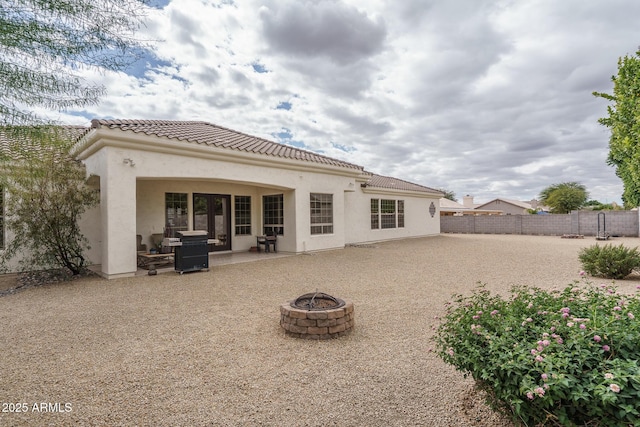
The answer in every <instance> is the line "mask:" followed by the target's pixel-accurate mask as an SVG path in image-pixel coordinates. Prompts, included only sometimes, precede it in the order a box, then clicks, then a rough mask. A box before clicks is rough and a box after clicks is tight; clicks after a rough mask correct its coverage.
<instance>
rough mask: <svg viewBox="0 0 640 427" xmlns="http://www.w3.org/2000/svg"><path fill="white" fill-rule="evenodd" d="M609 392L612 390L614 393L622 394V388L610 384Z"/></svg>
mask: <svg viewBox="0 0 640 427" xmlns="http://www.w3.org/2000/svg"><path fill="white" fill-rule="evenodd" d="M609 390H611V391H612V392H614V393H620V386H619V385H618V384H610V385H609Z"/></svg>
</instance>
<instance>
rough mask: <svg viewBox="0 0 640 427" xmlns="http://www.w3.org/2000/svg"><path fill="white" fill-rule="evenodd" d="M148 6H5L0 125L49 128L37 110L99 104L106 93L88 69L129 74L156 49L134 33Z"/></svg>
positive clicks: (58, 1) (106, 2)
mask: <svg viewBox="0 0 640 427" xmlns="http://www.w3.org/2000/svg"><path fill="white" fill-rule="evenodd" d="M146 3H147V2H146V1H145V0H142V1H139V0H100V1H94V0H2V1H1V2H0V94H1V95H0V125H24V124H33V123H41V122H43V118H42V117H41V115H38V114H37V113H35V112H34V111H33V109H34V108H40V107H41V108H45V109H49V110H58V111H59V110H63V109H66V108H70V107H82V106H86V105H90V104H95V103H96V102H97V101H98V99H99V98H100V96H101V95H103V93H104V91H105V89H104V87H103V86H102V85H99V84H96V83H92V82H89V81H87V80H85V79H83V78H82V77H81V75H80V74H79V73H78V71H79V70H81V69H86V68H90V69H97V70H121V69H123V68H124V67H125V66H127V65H129V64H131V63H133V62H134V61H135V60H137V59H138V58H139V57H140V56H141V55H142V54H143V53H144V52H145V49H149V48H150V46H148V45H147V44H146V43H144V42H143V41H141V40H139V39H136V38H135V37H134V34H135V32H136V30H138V28H139V27H140V26H141V25H142V18H143V17H144V16H145V12H146V10H147V7H146V6H145V4H146Z"/></svg>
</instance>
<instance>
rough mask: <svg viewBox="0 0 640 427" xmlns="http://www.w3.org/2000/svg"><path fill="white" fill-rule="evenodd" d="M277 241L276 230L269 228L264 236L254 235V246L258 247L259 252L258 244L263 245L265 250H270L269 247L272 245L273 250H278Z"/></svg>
mask: <svg viewBox="0 0 640 427" xmlns="http://www.w3.org/2000/svg"><path fill="white" fill-rule="evenodd" d="M277 243H278V238H277V236H276V232H275V231H272V230H269V231H267V234H266V235H265V236H257V237H256V246H257V247H258V252H260V245H262V246H264V251H265V252H270V250H269V247H270V246H272V245H273V252H278V250H277V249H276V244H277Z"/></svg>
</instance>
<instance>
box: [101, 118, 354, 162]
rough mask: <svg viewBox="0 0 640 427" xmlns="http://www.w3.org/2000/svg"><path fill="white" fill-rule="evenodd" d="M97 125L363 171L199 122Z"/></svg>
mask: <svg viewBox="0 0 640 427" xmlns="http://www.w3.org/2000/svg"><path fill="white" fill-rule="evenodd" d="M101 127H104V128H108V129H119V130H121V131H123V132H125V131H131V132H135V133H144V134H146V135H153V136H157V137H159V138H168V139H174V140H178V141H185V142H188V143H195V144H204V145H208V146H212V147H218V148H225V149H229V150H237V151H244V152H247V153H256V154H264V155H269V156H274V157H280V158H284V159H292V160H302V161H308V162H313V163H320V164H325V165H330V166H338V167H345V168H349V169H357V170H360V171H362V170H363V167H362V166H358V165H355V164H353V163H349V162H345V161H342V160H337V159H333V158H331V157H327V156H323V155H321V154H317V153H314V152H311V151H306V150H301V149H299V148H296V147H292V146H290V145H285V144H280V143H277V142H273V141H269V140H267V139H263V138H258V137H256V136H251V135H247V134H245V133H242V132H238V131H235V130H232V129H227V128H224V127H221V126H217V125H214V124H211V123H207V122H202V121H170V120H98V119H94V120H92V121H91V128H93V129H97V128H101Z"/></svg>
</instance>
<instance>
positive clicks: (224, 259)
mask: <svg viewBox="0 0 640 427" xmlns="http://www.w3.org/2000/svg"><path fill="white" fill-rule="evenodd" d="M291 256H295V254H293V253H291V252H287V253H285V252H278V253H276V252H264V251H261V252H218V253H209V269H215V268H216V267H219V266H221V265H229V264H242V263H248V262H256V261H265V260H273V259H276V258H286V257H291ZM96 267H99V266H96ZM94 268H95V267H94ZM97 271H99V270H97ZM156 271H157V273H158V274H165V273H170V274H171V273H176V272H175V270H174V266H173V264H171V265H168V264H167V265H163V266H161V267H160V268H157V269H156ZM148 274H149V270H147V269H144V268H138V269H137V270H136V274H135V275H136V276H146V275H148ZM176 274H177V273H176ZM193 274H198V272H194V273H193Z"/></svg>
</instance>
